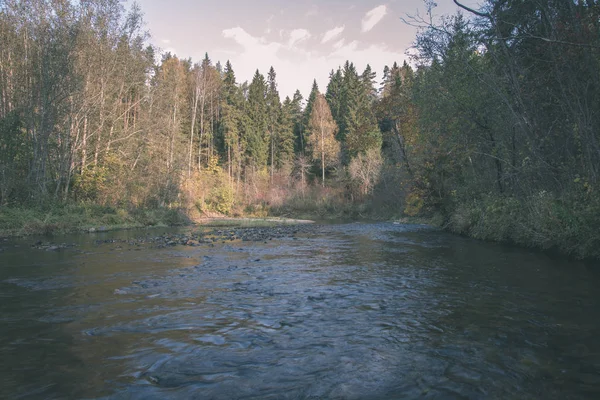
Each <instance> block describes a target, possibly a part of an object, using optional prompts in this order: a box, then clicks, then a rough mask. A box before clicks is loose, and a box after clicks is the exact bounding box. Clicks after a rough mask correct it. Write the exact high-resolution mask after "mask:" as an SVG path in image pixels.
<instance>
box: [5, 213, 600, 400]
mask: <svg viewBox="0 0 600 400" xmlns="http://www.w3.org/2000/svg"><path fill="white" fill-rule="evenodd" d="M148 234H150V233H149V231H129V232H117V233H105V234H94V235H82V236H78V237H65V238H55V240H64V241H70V242H69V243H75V244H77V246H76V247H72V248H67V249H63V250H60V251H44V250H38V249H32V248H31V247H30V245H31V243H32V241H33V240H34V239H26V240H10V241H4V242H0V249H1V250H2V251H0V359H1V360H2V361H1V363H0V398H27V399H30V398H31V399H54V398H56V399H58V398H105V399H330V398H331V399H388V398H389V399H398V398H409V399H410V398H425V399H436V398H440V399H454V398H456V399H463V398H466V399H509V398H514V399H529V398H531V399H534V398H540V399H551V398H557V399H558V398H560V399H567V398H572V399H579V398H582V399H583V398H600V290H598V288H599V287H600V274H599V273H598V272H597V270H596V269H594V268H593V266H590V265H583V264H580V263H577V262H573V261H566V260H557V259H553V258H552V257H550V256H547V255H543V254H540V253H536V252H532V251H528V250H523V249H516V248H511V247H507V246H499V245H494V244H485V243H481V242H476V241H472V240H469V239H464V238H460V237H456V236H452V235H448V234H445V233H442V232H437V231H434V230H431V229H428V228H425V227H420V226H410V225H394V224H390V223H385V224H366V223H360V224H359V223H355V224H342V225H326V226H320V227H314V228H313V229H311V230H309V231H308V232H305V233H301V234H298V235H296V236H295V237H291V236H290V237H285V238H280V239H273V240H271V241H266V243H264V242H258V243H257V242H242V241H233V242H227V243H218V244H216V245H214V246H211V245H208V244H206V245H201V246H199V247H185V246H174V247H167V248H156V247H155V246H153V245H152V244H151V243H150V244H144V245H139V244H135V245H134V244H128V243H127V242H116V243H103V244H96V243H95V241H96V240H98V239H110V238H117V239H127V238H135V237H136V236H142V235H148Z"/></svg>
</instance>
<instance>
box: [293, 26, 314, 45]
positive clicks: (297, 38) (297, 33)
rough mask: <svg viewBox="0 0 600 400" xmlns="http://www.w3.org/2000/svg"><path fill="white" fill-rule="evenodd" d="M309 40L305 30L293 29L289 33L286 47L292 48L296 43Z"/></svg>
mask: <svg viewBox="0 0 600 400" xmlns="http://www.w3.org/2000/svg"><path fill="white" fill-rule="evenodd" d="M308 38H310V32H309V31H307V30H306V29H294V30H293V31H291V32H290V40H289V41H288V46H289V47H293V46H294V45H295V44H296V43H299V42H302V41H303V40H306V39H308Z"/></svg>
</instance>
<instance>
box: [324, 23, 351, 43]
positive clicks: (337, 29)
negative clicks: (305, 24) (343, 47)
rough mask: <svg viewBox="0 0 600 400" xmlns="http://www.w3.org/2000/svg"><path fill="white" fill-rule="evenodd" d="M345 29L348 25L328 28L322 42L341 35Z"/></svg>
mask: <svg viewBox="0 0 600 400" xmlns="http://www.w3.org/2000/svg"><path fill="white" fill-rule="evenodd" d="M344 29H346V26H344V25H342V26H336V27H335V28H333V29H330V30H328V31H327V32H325V35H323V40H321V43H327V42H329V41H330V40H333V39H335V38H336V37H338V36H339V35H341V34H342V32H344Z"/></svg>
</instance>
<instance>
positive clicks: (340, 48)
mask: <svg viewBox="0 0 600 400" xmlns="http://www.w3.org/2000/svg"><path fill="white" fill-rule="evenodd" d="M292 32H294V31H292ZM300 33H302V35H301V34H300ZM308 34H309V35H310V33H308ZM223 36H224V37H225V38H229V39H232V40H233V41H234V42H235V43H237V44H238V45H239V46H240V47H241V50H239V49H238V50H236V51H235V54H224V53H222V52H217V54H215V56H214V57H216V58H217V59H218V58H219V57H225V58H224V59H229V60H231V63H232V65H233V70H234V71H235V74H236V77H237V80H238V82H244V81H246V80H251V79H252V75H253V74H254V72H255V71H256V69H257V68H258V69H259V70H260V71H261V72H262V73H263V74H266V73H267V72H268V70H269V68H270V67H271V66H273V67H274V68H275V71H276V72H277V82H278V87H279V93H280V94H281V96H282V97H285V96H290V97H291V96H292V95H293V94H294V92H295V91H296V89H300V91H301V92H302V94H303V95H304V96H305V97H306V96H308V93H309V91H310V87H311V84H312V81H313V79H315V78H316V79H317V83H318V84H319V88H320V89H321V91H322V92H324V91H325V89H326V88H327V83H328V77H329V71H331V70H332V69H336V68H337V67H338V66H340V65H343V64H344V63H345V62H346V60H350V61H353V62H355V65H356V68H357V69H358V72H359V73H361V72H362V70H363V69H364V68H365V67H366V63H367V62H369V63H370V65H371V67H372V68H373V70H374V71H376V72H378V73H381V72H380V71H383V67H384V66H385V65H391V64H392V63H393V62H394V61H398V62H399V63H401V62H402V61H403V60H404V59H405V57H404V55H402V54H401V53H397V52H394V51H392V50H389V49H388V48H387V47H386V46H385V45H383V44H379V45H378V44H373V45H366V44H365V43H363V42H359V41H356V40H355V41H352V42H349V43H346V42H345V41H344V40H343V39H340V40H339V41H337V42H335V43H334V45H333V47H332V49H331V50H330V51H326V52H319V51H317V50H315V49H310V50H309V49H307V48H306V47H304V46H289V43H292V44H297V43H298V42H299V41H302V40H305V39H306V38H308V37H310V36H308V37H307V32H296V33H294V34H292V33H291V32H290V34H289V36H288V35H284V38H281V39H279V40H275V41H269V40H267V39H266V38H265V37H254V36H252V35H250V34H249V33H248V32H246V31H245V30H244V29H243V28H241V27H237V28H232V29H226V30H224V31H223ZM292 39H293V40H292Z"/></svg>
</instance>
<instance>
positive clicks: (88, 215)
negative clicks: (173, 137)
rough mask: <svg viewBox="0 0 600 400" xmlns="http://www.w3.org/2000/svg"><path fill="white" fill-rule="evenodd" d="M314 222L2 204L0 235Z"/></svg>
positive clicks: (307, 221) (160, 210) (161, 210)
mask: <svg viewBox="0 0 600 400" xmlns="http://www.w3.org/2000/svg"><path fill="white" fill-rule="evenodd" d="M312 223H314V221H313V220H312V219H308V218H302V219H296V218H286V217H264V218H262V217H254V218H251V217H227V216H216V215H215V216H210V217H207V216H202V215H200V216H199V215H192V216H190V215H189V214H188V213H186V212H185V211H183V210H179V209H167V208H157V209H125V208H114V207H106V206H98V205H65V206H53V207H48V208H45V209H44V208H37V209H36V208H16V207H2V208H0V237H9V236H30V235H52V234H65V233H72V232H105V231H113V230H121V229H136V228H145V227H168V226H184V225H199V226H206V227H215V228H216V227H221V228H228V227H232V228H233V227H239V228H260V227H274V226H280V225H304V224H312Z"/></svg>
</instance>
